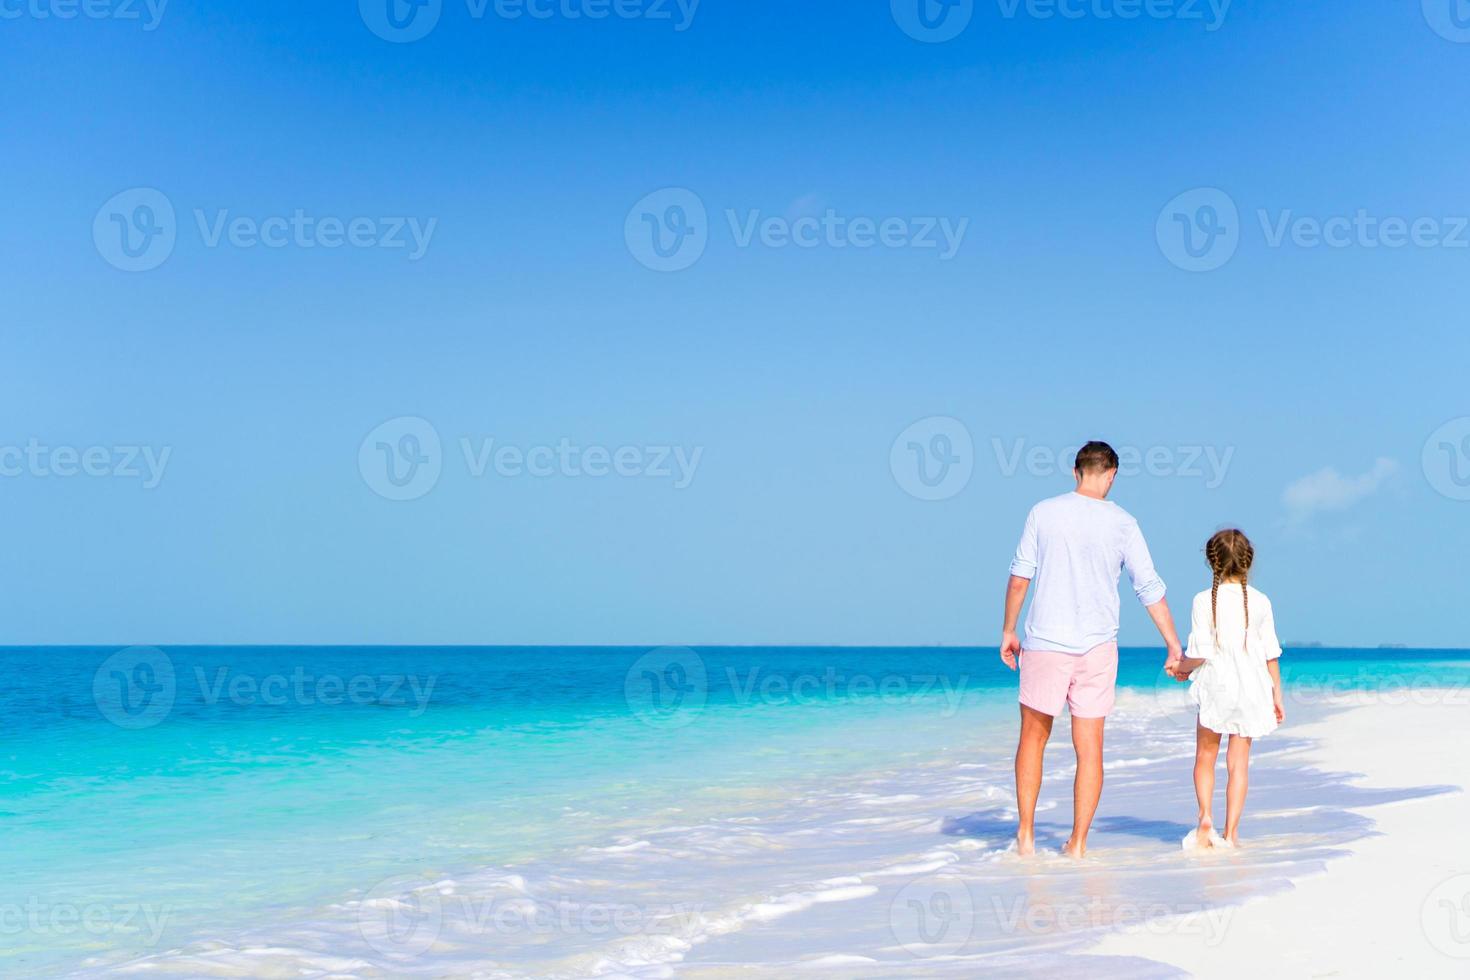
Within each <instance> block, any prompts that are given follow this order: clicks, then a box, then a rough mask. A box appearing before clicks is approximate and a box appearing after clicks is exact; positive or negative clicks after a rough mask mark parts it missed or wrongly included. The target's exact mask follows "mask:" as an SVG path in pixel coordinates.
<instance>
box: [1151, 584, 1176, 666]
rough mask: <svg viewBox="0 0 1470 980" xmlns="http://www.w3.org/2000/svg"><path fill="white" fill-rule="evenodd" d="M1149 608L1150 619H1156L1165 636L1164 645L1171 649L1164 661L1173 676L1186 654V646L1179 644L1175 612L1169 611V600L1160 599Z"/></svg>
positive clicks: (1157, 626)
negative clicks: (1175, 625)
mask: <svg viewBox="0 0 1470 980" xmlns="http://www.w3.org/2000/svg"><path fill="white" fill-rule="evenodd" d="M1147 608H1148V616H1149V619H1152V620H1153V621H1154V626H1155V627H1156V628H1157V629H1158V631H1159V635H1160V636H1162V637H1163V638H1164V646H1165V647H1167V648H1168V650H1169V655H1168V657H1167V658H1166V659H1165V661H1164V670H1165V671H1167V672H1168V674H1169V676H1170V677H1173V676H1174V667H1175V666H1176V665H1177V664H1178V663H1179V659H1180V658H1181V657H1183V656H1184V647H1182V646H1180V644H1179V632H1178V630H1176V629H1175V628H1174V614H1173V613H1171V612H1169V600H1168V599H1160V600H1159V601H1158V602H1156V603H1154V604H1153V605H1151V606H1149V607H1147Z"/></svg>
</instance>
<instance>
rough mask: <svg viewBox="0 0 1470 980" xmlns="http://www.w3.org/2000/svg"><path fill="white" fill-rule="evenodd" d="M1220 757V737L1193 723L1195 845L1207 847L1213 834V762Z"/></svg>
mask: <svg viewBox="0 0 1470 980" xmlns="http://www.w3.org/2000/svg"><path fill="white" fill-rule="evenodd" d="M1219 757H1220V736H1219V735H1218V734H1216V733H1215V732H1212V731H1210V730H1209V729H1208V728H1206V727H1205V726H1204V725H1201V724H1199V723H1198V722H1195V733H1194V795H1195V798H1196V799H1198V800H1199V830H1198V831H1196V833H1195V843H1196V844H1197V845H1198V846H1200V847H1209V846H1211V845H1210V838H1211V836H1213V834H1214V832H1215V820H1214V817H1213V816H1212V815H1211V812H1212V809H1213V806H1214V800H1215V762H1216V760H1217V759H1219Z"/></svg>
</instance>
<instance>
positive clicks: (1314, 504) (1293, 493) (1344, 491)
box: [1281, 457, 1399, 521]
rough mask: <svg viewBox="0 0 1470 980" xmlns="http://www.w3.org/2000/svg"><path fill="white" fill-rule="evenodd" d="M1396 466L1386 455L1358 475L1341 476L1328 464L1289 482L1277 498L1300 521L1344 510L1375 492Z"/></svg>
mask: <svg viewBox="0 0 1470 980" xmlns="http://www.w3.org/2000/svg"><path fill="white" fill-rule="evenodd" d="M1398 469H1399V464H1398V463H1396V462H1394V461H1393V460H1391V459H1388V458H1386V457H1384V458H1380V459H1379V460H1378V461H1377V462H1375V463H1374V464H1373V468H1372V469H1371V470H1369V471H1368V472H1366V473H1364V474H1362V475H1361V476H1343V475H1342V474H1341V473H1339V472H1337V470H1335V469H1333V468H1332V467H1331V466H1329V467H1327V468H1326V469H1322V470H1318V471H1317V472H1316V473H1313V474H1311V475H1310V476H1304V477H1302V478H1301V479H1300V480H1297V481H1295V482H1294V483H1292V484H1291V485H1290V486H1288V487H1287V488H1286V492H1285V493H1283V494H1282V495H1281V499H1282V501H1283V502H1284V503H1285V504H1286V508H1287V510H1289V511H1290V512H1291V517H1292V519H1293V520H1296V521H1304V520H1306V519H1307V518H1309V517H1311V516H1312V515H1313V514H1315V513H1317V512H1319V511H1341V510H1347V509H1348V508H1349V507H1351V506H1353V505H1354V504H1356V503H1357V502H1358V501H1360V500H1363V499H1365V498H1367V497H1371V496H1373V494H1375V493H1377V492H1378V491H1379V489H1380V488H1381V487H1382V486H1383V485H1384V483H1385V482H1387V480H1388V479H1389V478H1390V477H1391V476H1393V475H1394V474H1395V473H1397V472H1398Z"/></svg>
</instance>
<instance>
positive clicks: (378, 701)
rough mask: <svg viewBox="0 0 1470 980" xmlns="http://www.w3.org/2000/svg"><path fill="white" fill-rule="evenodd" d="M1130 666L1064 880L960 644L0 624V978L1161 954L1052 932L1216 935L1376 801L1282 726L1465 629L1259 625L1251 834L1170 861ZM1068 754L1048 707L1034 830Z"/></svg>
mask: <svg viewBox="0 0 1470 980" xmlns="http://www.w3.org/2000/svg"><path fill="white" fill-rule="evenodd" d="M1162 659H1163V651H1162V650H1148V649H1127V650H1125V651H1124V656H1123V668H1122V671H1121V677H1120V686H1121V687H1122V691H1121V692H1120V700H1119V708H1118V711H1117V713H1116V715H1115V716H1114V717H1113V719H1112V720H1111V721H1110V725H1109V730H1108V740H1109V741H1108V752H1107V759H1108V778H1109V786H1108V789H1107V792H1106V793H1105V795H1104V799H1103V807H1102V809H1101V811H1100V812H1099V816H1098V821H1097V824H1096V831H1095V835H1094V839H1093V841H1092V848H1093V851H1094V854H1095V855H1096V856H1095V858H1094V859H1093V860H1092V861H1091V862H1090V871H1089V873H1087V874H1082V873H1080V872H1079V870H1078V869H1077V867H1076V866H1073V865H1071V864H1069V863H1067V862H1063V861H1060V860H1051V859H1043V860H1042V861H1040V862H1035V863H1032V864H1023V863H1021V862H1018V861H1016V860H1015V859H1014V858H1013V857H1012V856H1011V855H1009V854H1008V853H1007V851H1006V846H1007V844H1008V836H1009V833H1010V831H1011V821H1012V820H1013V819H1014V809H1013V807H1012V803H1013V797H1012V787H1011V782H1010V780H1011V773H1010V756H1011V753H1012V751H1013V749H1014V720H1015V677H1014V675H1013V674H1011V673H1010V672H1009V671H1007V670H1005V669H1004V667H1003V666H1002V665H1001V664H1000V663H999V661H998V659H997V657H996V655H995V652H994V651H993V650H990V649H985V650H978V649H957V648H882V649H854V648H838V649H820V648H764V647H763V648H757V647H741V648H706V647H701V648H695V649H690V648H658V649H653V650H650V649H647V648H639V649H620V648H560V647H536V648H510V647H495V648H413V647H357V648H327V647H303V648H298V647H169V648H163V649H159V648H125V649H120V648H100V647H99V648H77V647H68V648H5V649H0V670H3V671H4V676H5V678H6V680H7V683H6V684H5V685H3V687H0V832H3V840H4V842H5V846H4V849H3V853H0V976H6V977H33V976H34V977H43V976H44V977H52V976H120V975H125V974H126V975H137V974H139V973H142V974H144V975H156V976H187V977H198V976H281V977H312V976H322V977H327V976H331V977H380V976H476V977H504V978H511V977H530V976H537V977H541V976H565V977H580V976H648V977H656V976H691V977H702V976H721V975H728V973H729V971H732V970H734V968H735V967H736V966H737V965H738V966H739V967H740V971H739V972H740V973H741V975H742V976H767V975H768V976H773V977H775V976H789V975H791V971H792V970H796V969H814V970H816V971H817V975H838V976H841V975H853V976H876V975H882V976H889V975H894V974H905V973H907V974H912V975H915V976H928V975H935V974H945V973H951V972H952V973H954V974H955V975H969V974H973V973H974V971H975V970H976V969H977V968H984V969H986V970H987V971H988V972H989V973H991V974H998V975H1007V971H1012V972H1017V973H1019V972H1025V971H1027V970H1031V969H1036V968H1041V967H1044V966H1047V965H1048V964H1054V965H1055V964H1061V965H1072V966H1077V965H1081V964H1082V963H1084V962H1085V963H1086V965H1087V966H1088V968H1089V969H1091V970H1093V971H1094V972H1101V973H1102V974H1103V975H1111V974H1116V975H1120V976H1121V975H1127V976H1148V975H1160V976H1164V975H1170V971H1169V970H1168V969H1166V968H1163V967H1159V966H1156V965H1152V964H1146V963H1137V962H1130V961H1100V960H1098V959H1097V958H1095V957H1085V954H1083V953H1081V952H1079V950H1080V949H1081V948H1082V947H1083V946H1084V945H1085V943H1086V941H1087V938H1088V937H1089V936H1091V935H1095V934H1096V932H1097V931H1098V930H1104V929H1109V928H1117V927H1120V926H1124V925H1129V924H1133V923H1135V922H1140V921H1151V920H1155V919H1162V917H1164V916H1167V915H1170V914H1173V913H1176V912H1182V911H1192V910H1194V909H1198V908H1207V909H1219V910H1221V911H1220V915H1221V916H1222V919H1221V921H1222V922H1223V921H1224V919H1225V918H1228V912H1229V909H1230V908H1231V906H1232V904H1233V903H1237V902H1239V901H1240V900H1242V899H1244V898H1247V897H1250V896H1251V895H1254V894H1259V893H1262V892H1265V891H1270V890H1273V889H1277V888H1282V887H1286V886H1288V885H1289V882H1290V880H1291V878H1292V877H1294V876H1296V875H1300V874H1306V873H1310V872H1312V871H1314V870H1316V869H1318V868H1320V866H1321V864H1322V862H1323V860H1325V858H1327V857H1329V856H1331V855H1332V854H1333V853H1335V852H1336V851H1337V850H1338V849H1340V848H1341V847H1342V846H1343V845H1344V844H1346V843H1348V842H1350V841H1351V840H1353V839H1355V838H1356V837H1359V836H1361V835H1363V834H1365V833H1368V832H1369V831H1370V829H1371V825H1370V824H1369V822H1368V821H1367V819H1366V818H1364V817H1362V816H1360V815H1359V814H1357V813H1356V812H1354V811H1353V810H1352V807H1353V806H1355V805H1359V804H1361V803H1364V802H1368V801H1371V800H1373V799H1377V798H1380V797H1382V798H1389V797H1391V796H1393V795H1394V794H1393V793H1389V792H1388V791H1376V790H1372V789H1367V788H1363V787H1360V786H1356V785H1353V784H1351V783H1350V781H1349V780H1348V778H1347V774H1341V773H1327V772H1320V771H1316V770H1313V769H1310V768H1308V767H1306V766H1304V765H1303V764H1302V763H1301V762H1299V761H1298V760H1297V758H1296V757H1297V755H1298V754H1299V752H1298V750H1299V749H1300V748H1301V744H1302V743H1301V741H1300V739H1299V738H1297V737H1296V736H1294V735H1293V733H1292V727H1291V726H1292V723H1299V722H1301V721H1303V720H1309V719H1315V718H1320V717H1323V716H1324V715H1326V714H1328V713H1330V712H1331V711H1333V710H1337V709H1336V707H1335V706H1334V705H1335V704H1336V703H1338V702H1341V701H1342V700H1343V699H1344V698H1346V699H1348V700H1351V699H1359V700H1377V701H1388V702H1390V703H1404V704H1406V705H1411V704H1412V703H1413V701H1414V699H1415V698H1423V697H1433V698H1452V697H1453V698H1465V699H1466V700H1470V694H1467V692H1470V652H1466V651H1420V650H1331V649H1306V650H1289V651H1288V654H1287V656H1286V658H1285V659H1284V660H1283V665H1284V672H1285V676H1286V680H1287V688H1288V692H1289V695H1290V704H1289V718H1288V725H1287V726H1286V727H1285V728H1283V729H1282V730H1281V732H1280V733H1278V734H1277V735H1275V736H1272V737H1270V738H1268V739H1263V740H1261V741H1260V742H1259V743H1258V746H1257V765H1256V768H1255V770H1254V771H1253V788H1252V794H1253V795H1252V799H1251V808H1250V810H1249V811H1248V822H1247V835H1248V836H1249V837H1251V838H1252V839H1253V841H1254V845H1253V846H1252V848H1251V849H1250V850H1249V853H1248V855H1237V856H1235V857H1234V858H1232V859H1231V860H1229V861H1213V862H1207V863H1203V864H1202V863H1201V862H1200V861H1199V860H1198V859H1195V860H1192V861H1191V860H1190V859H1188V858H1186V857H1185V856H1184V855H1182V853H1181V851H1180V848H1179V840H1180V838H1182V837H1183V835H1184V833H1186V832H1187V831H1188V829H1189V828H1190V826H1191V821H1192V818H1193V813H1194V803H1193V793H1192V789H1191V786H1190V782H1189V778H1190V777H1189V769H1190V760H1191V759H1192V754H1193V740H1192V730H1193V721H1192V716H1191V714H1190V712H1189V709H1188V707H1187V705H1186V704H1185V703H1184V700H1183V689H1182V688H1181V687H1179V686H1177V685H1175V684H1174V683H1173V682H1172V681H1169V680H1168V679H1167V678H1164V677H1163V675H1162V674H1161V672H1160V671H1159V666H1160V664H1161V663H1162ZM1423 688H1432V689H1433V692H1432V693H1428V694H1426V693H1424V692H1423V690H1422V689H1423ZM1395 699H1398V701H1397V702H1395ZM1069 770H1070V759H1069V758H1068V752H1067V746H1066V734H1065V723H1064V722H1059V724H1058V733H1057V737H1055V738H1054V741H1053V748H1052V751H1050V752H1049V755H1048V775H1047V783H1046V786H1045V788H1044V790H1043V798H1042V799H1043V803H1042V807H1043V813H1042V825H1041V827H1040V831H1041V834H1042V838H1043V839H1042V841H1041V842H1040V843H1041V845H1042V846H1043V847H1052V848H1055V847H1056V846H1057V845H1058V844H1059V843H1060V836H1064V835H1065V831H1066V826H1067V823H1068V817H1069V814H1068V813H1067V812H1066V809H1067V798H1068V789H1069V784H1070V771H1069ZM1440 789H1441V788H1439V787H1422V788H1418V789H1415V790H1398V791H1394V793H1396V794H1398V795H1413V794H1414V793H1430V792H1438V791H1440ZM1375 794H1379V795H1378V796H1375ZM1059 835H1060V836H1059ZM1206 939H1207V937H1206Z"/></svg>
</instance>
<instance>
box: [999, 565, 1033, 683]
mask: <svg viewBox="0 0 1470 980" xmlns="http://www.w3.org/2000/svg"><path fill="white" fill-rule="evenodd" d="M1030 588H1031V580H1030V579H1029V578H1022V577H1021V576H1019V575H1012V576H1011V580H1010V582H1009V583H1008V584H1007V585H1006V619H1005V627H1004V628H1003V629H1002V630H1001V636H1000V659H1001V660H1003V661H1005V665H1006V666H1007V667H1009V668H1011V670H1015V669H1016V657H1018V656H1020V654H1021V638H1020V637H1019V636H1017V635H1016V622H1017V621H1018V620H1019V619H1020V618H1021V607H1022V606H1024V605H1025V604H1026V591H1027V590H1028V589H1030Z"/></svg>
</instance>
